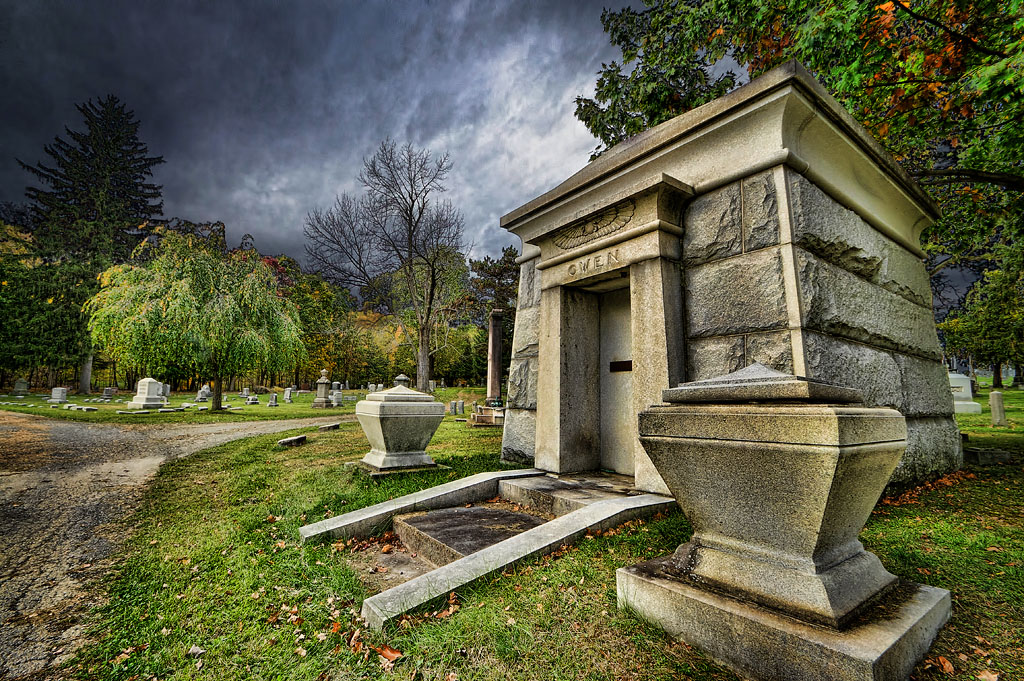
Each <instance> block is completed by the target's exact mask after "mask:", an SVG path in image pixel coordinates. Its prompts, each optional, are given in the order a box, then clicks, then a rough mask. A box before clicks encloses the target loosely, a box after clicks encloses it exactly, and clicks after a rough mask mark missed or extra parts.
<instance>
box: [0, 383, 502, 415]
mask: <svg viewBox="0 0 1024 681" xmlns="http://www.w3.org/2000/svg"><path fill="white" fill-rule="evenodd" d="M484 392H485V390H484V389H483V388H446V389H443V390H437V391H436V392H435V393H434V396H435V397H436V398H437V399H438V400H441V401H443V402H445V404H447V403H448V401H450V400H453V399H463V400H466V402H467V404H471V403H472V401H473V400H475V399H480V400H482V399H483V396H484ZM277 393H278V395H277V403H278V405H279V406H277V407H268V406H267V402H268V401H269V400H270V395H258V397H259V398H260V404H259V405H252V406H245V399H244V398H241V397H238V394H237V393H227V394H225V398H230V401H227V402H225V403H224V404H225V406H239V407H242V410H241V411H222V412H219V413H218V412H210V411H197V410H196V408H195V407H191V408H189V409H187V410H186V411H184V412H170V413H162V414H161V413H159V412H155V411H153V412H151V413H149V414H138V415H132V414H118V413H117V412H118V411H119V410H120V411H127V410H128V407H127V403H128V402H130V401H131V399H132V396H133V393H131V392H121V393H119V394H118V395H117V398H115V399H121V400H123V402H120V403H118V402H110V403H109V404H106V403H103V402H85V401H84V399H85V396H82V397H79V396H75V395H72V396H71V397H70V398H69V402H73V403H75V404H78V405H81V406H84V407H96V411H72V410H70V409H64V408H63V407H64V405H60V406H59V407H58V408H56V409H52V408H50V407H51V405H49V404H47V403H46V400H47V398H49V397H50V394H49V393H45V394H44V393H32V394H30V395H29V396H27V397H25V398H24V400H17V398H13V397H0V402H14V401H18V402H24V405H21V404H19V405H17V406H12V405H0V410H6V411H12V412H17V413H21V414H36V415H38V416H46V417H49V418H59V419H67V420H69V421H84V422H89V423H221V422H224V421H254V420H270V419H303V418H313V417H316V416H331V415H332V414H352V413H355V409H356V400H349V401H345V402H342V404H341V406H339V407H332V408H331V409H328V410H324V409H313V406H312V405H313V398H314V397H315V396H316V395H315V394H314V393H312V392H310V393H300V394H295V395H294V396H293V400H294V401H293V403H292V404H286V403H285V402H284V391H282V390H277ZM345 394H346V395H350V396H354V397H358V398H359V399H362V398H363V397H365V396H366V392H365V391H361V390H347V391H345ZM90 397H98V395H92V396H90ZM194 400H195V393H176V394H172V395H171V397H170V400H169V404H168V406H170V407H180V406H181V405H182V404H183V403H186V402H187V403H194ZM210 404H211V403H210V402H203V403H200V406H207V407H208V406H210ZM468 408H469V407H467V409H468Z"/></svg>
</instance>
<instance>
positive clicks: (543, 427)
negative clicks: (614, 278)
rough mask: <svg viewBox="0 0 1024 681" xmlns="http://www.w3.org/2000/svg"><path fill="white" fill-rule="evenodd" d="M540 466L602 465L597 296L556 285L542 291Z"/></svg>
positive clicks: (562, 470) (554, 468)
mask: <svg viewBox="0 0 1024 681" xmlns="http://www.w3.org/2000/svg"><path fill="white" fill-rule="evenodd" d="M540 310H541V315H540V339H539V340H540V343H539V368H538V374H537V444H536V451H537V453H536V460H535V465H536V466H537V468H540V469H541V470H545V471H551V472H554V473H571V472H576V471H592V470H596V469H597V468H599V467H600V464H601V424H600V423H599V421H598V415H599V414H600V405H599V404H598V399H599V396H600V392H601V391H600V375H599V373H598V360H599V358H598V353H597V352H595V350H594V346H595V342H596V339H597V338H598V336H599V332H600V329H599V327H600V324H599V320H600V318H599V312H598V305H597V296H595V295H592V294H588V293H585V292H583V291H579V290H576V289H572V288H568V287H565V286H553V287H551V288H549V289H545V290H544V291H542V292H541V306H540Z"/></svg>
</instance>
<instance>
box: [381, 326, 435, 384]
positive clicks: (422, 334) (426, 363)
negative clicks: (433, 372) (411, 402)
mask: <svg viewBox="0 0 1024 681" xmlns="http://www.w3.org/2000/svg"><path fill="white" fill-rule="evenodd" d="M418 333H419V347H417V348H416V389H417V390H419V391H420V392H424V393H425V392H427V391H428V390H429V388H430V328H429V327H427V325H426V324H421V325H420V328H419V331H418ZM390 378H392V379H393V378H394V376H391V377H390ZM388 382H390V381H388Z"/></svg>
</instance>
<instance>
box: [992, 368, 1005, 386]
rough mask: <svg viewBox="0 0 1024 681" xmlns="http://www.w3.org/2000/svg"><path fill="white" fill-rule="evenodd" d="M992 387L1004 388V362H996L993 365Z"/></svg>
mask: <svg viewBox="0 0 1024 681" xmlns="http://www.w3.org/2000/svg"><path fill="white" fill-rule="evenodd" d="M992 387H993V388H1002V387H1003V363H1002V362H996V363H995V364H993V365H992Z"/></svg>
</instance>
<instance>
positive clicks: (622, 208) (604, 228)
mask: <svg viewBox="0 0 1024 681" xmlns="http://www.w3.org/2000/svg"><path fill="white" fill-rule="evenodd" d="M635 212H636V202H635V201H634V200H633V199H627V200H626V201H623V202H622V203H618V204H616V205H614V206H612V207H611V208H608V209H606V210H603V211H601V212H600V213H598V214H597V215H595V216H594V217H592V218H590V219H589V220H585V221H583V222H577V223H574V224H571V225H568V226H566V227H563V228H562V229H560V230H558V232H556V233H555V236H554V237H553V238H552V241H553V242H554V244H555V245H556V246H558V247H559V248H561V249H562V250H563V251H568V250H571V249H573V248H576V247H577V246H582V245H583V244H585V243H588V242H590V241H593V240H594V239H599V238H601V237H603V236H607V235H609V234H612V233H614V232H617V231H619V230H620V229H622V228H623V227H625V226H626V225H627V224H629V221H630V220H632V219H633V213H635Z"/></svg>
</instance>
